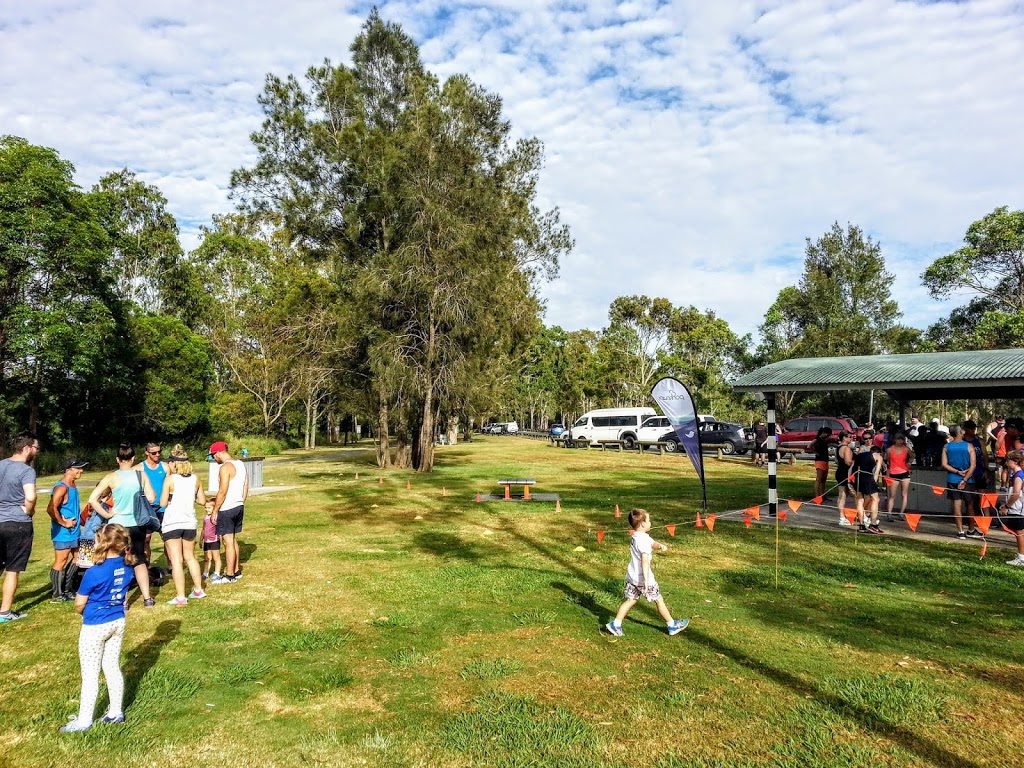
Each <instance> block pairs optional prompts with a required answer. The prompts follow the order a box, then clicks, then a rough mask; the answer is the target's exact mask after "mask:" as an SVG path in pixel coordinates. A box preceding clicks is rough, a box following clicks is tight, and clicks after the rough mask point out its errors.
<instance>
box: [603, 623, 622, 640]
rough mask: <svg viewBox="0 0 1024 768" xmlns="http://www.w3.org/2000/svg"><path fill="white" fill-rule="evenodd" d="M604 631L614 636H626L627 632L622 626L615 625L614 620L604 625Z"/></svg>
mask: <svg viewBox="0 0 1024 768" xmlns="http://www.w3.org/2000/svg"><path fill="white" fill-rule="evenodd" d="M604 631H605V632H607V633H608V634H609V635H612V636H613V637H625V636H626V633H625V632H623V631H622V626H621V625H619V626H615V622H614V621H609V622H608V623H607V624H605V625H604Z"/></svg>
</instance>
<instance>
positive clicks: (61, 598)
mask: <svg viewBox="0 0 1024 768" xmlns="http://www.w3.org/2000/svg"><path fill="white" fill-rule="evenodd" d="M67 601H68V596H67V595H57V596H56V597H51V598H50V602H51V603H66V602H67Z"/></svg>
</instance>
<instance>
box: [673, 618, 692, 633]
mask: <svg viewBox="0 0 1024 768" xmlns="http://www.w3.org/2000/svg"><path fill="white" fill-rule="evenodd" d="M689 625H690V620H689V619H676V620H675V621H673V622H672V623H671V624H669V625H668V633H669V634H670V635H678V634H679V633H680V632H682V631H683V630H684V629H686V628H687V627H688V626H689Z"/></svg>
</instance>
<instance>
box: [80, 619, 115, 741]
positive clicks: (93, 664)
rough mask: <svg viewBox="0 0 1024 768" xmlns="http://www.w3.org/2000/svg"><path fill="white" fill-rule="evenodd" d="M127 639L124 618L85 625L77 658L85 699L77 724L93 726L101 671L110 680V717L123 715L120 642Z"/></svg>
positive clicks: (81, 705) (108, 683)
mask: <svg viewBox="0 0 1024 768" xmlns="http://www.w3.org/2000/svg"><path fill="white" fill-rule="evenodd" d="M123 640H124V619H118V620H117V621H110V622H107V623H106V624H83V625H82V634H81V635H79V636H78V659H79V661H81V663H82V698H81V703H80V705H79V708H78V722H80V723H91V722H92V718H93V714H94V710H95V709H96V697H97V696H98V695H99V692H100V668H101V667H102V668H103V676H104V677H105V678H106V679H107V693H108V694H109V696H110V708H109V709H108V710H107V714H108V715H120V714H122V712H121V705H122V701H123V699H124V676H122V675H121V642H122V641H123Z"/></svg>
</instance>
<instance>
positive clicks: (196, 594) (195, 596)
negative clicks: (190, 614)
mask: <svg viewBox="0 0 1024 768" xmlns="http://www.w3.org/2000/svg"><path fill="white" fill-rule="evenodd" d="M188 597H189V600H202V599H203V598H204V597H206V593H205V592H203V590H201V589H193V590H192V592H191V593H190V594H189V596H188Z"/></svg>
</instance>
